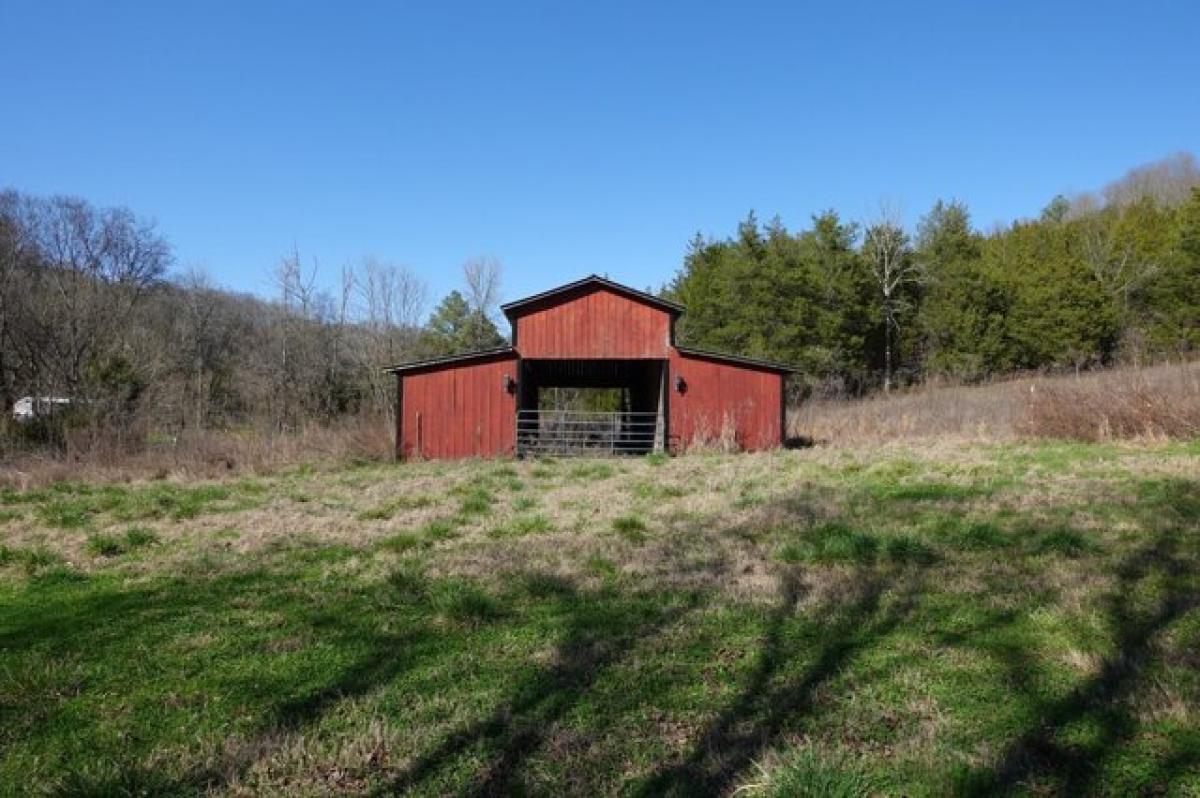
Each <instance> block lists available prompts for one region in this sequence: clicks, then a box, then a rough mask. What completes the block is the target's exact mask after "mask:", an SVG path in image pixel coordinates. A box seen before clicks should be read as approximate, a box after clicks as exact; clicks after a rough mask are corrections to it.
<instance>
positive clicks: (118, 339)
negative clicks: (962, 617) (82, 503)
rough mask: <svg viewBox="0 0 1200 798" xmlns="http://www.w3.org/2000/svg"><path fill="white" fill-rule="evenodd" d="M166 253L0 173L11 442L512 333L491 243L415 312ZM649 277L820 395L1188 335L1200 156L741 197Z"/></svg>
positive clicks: (398, 302)
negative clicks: (932, 186)
mask: <svg viewBox="0 0 1200 798" xmlns="http://www.w3.org/2000/svg"><path fill="white" fill-rule="evenodd" d="M175 265H176V264H175V258H174V253H173V251H172V248H171V246H170V245H169V243H168V242H167V241H166V239H165V238H164V237H163V236H162V235H161V234H160V233H159V232H158V230H157V229H156V228H155V226H154V225H153V224H151V223H149V222H148V221H146V220H145V219H142V218H139V217H138V216H136V215H135V214H134V213H132V212H131V211H129V210H127V209H123V208H98V207H95V206H93V205H92V204H90V203H88V202H87V201H85V200H82V199H79V198H74V197H38V196H31V195H26V194H21V193H19V192H16V191H3V192H0V404H2V406H3V409H4V411H5V412H4V418H5V419H11V411H12V408H13V406H14V403H15V402H16V401H17V400H18V399H19V398H21V397H25V396H32V397H65V398H69V399H70V401H71V404H70V406H69V408H70V409H69V411H66V412H62V413H54V414H51V416H52V417H50V418H47V419H43V420H42V421H43V422H44V423H38V424H32V425H29V424H26V425H20V426H19V427H18V426H15V425H13V424H11V423H7V422H5V423H6V430H7V438H8V439H9V440H10V441H11V440H14V439H16V438H20V437H22V436H23V437H25V438H33V439H38V440H53V441H57V442H59V443H62V442H63V441H64V440H65V438H66V436H67V435H68V434H75V435H76V436H84V437H86V436H88V435H91V436H95V437H107V438H114V437H115V438H116V439H117V440H118V442H119V441H121V440H130V441H136V440H144V439H145V437H146V436H147V435H148V434H150V433H151V432H154V433H155V434H160V433H164V432H165V433H168V434H169V433H171V432H176V431H184V430H189V429H212V428H229V427H234V426H239V425H247V424H253V425H259V426H261V427H265V428H269V429H275V430H288V429H295V428H297V427H300V426H302V425H304V424H306V423H309V422H312V421H317V422H328V421H331V420H334V419H337V418H340V417H344V416H347V415H350V414H360V415H371V416H381V417H384V418H390V414H391V413H392V412H394V408H393V401H394V385H393V381H392V379H391V378H390V377H389V376H388V375H386V374H384V373H383V372H382V371H381V370H380V367H381V366H383V365H385V364H389V363H399V362H406V361H411V360H416V359H421V358H426V357H435V356H440V355H447V354H455V353H459V352H464V351H470V350H474V349H484V348H489V347H493V346H497V345H500V344H502V343H504V341H505V338H504V336H503V335H502V334H501V333H500V331H499V330H498V329H497V327H496V324H495V323H494V321H493V319H494V318H495V307H496V304H497V302H498V300H499V285H500V272H501V269H500V264H499V262H498V261H496V260H495V259H493V258H487V257H480V258H474V259H472V260H470V261H468V262H467V263H466V264H464V267H463V278H462V288H461V290H456V291H452V292H450V293H449V294H448V295H447V296H445V297H443V298H442V299H441V300H440V301H439V302H438V304H437V305H436V306H435V307H434V308H433V309H432V311H430V309H429V301H428V300H429V291H428V288H427V286H426V285H425V284H424V282H423V281H422V280H421V279H420V278H419V277H418V276H417V275H416V274H415V273H413V272H412V271H410V270H408V269H406V268H404V267H402V266H400V265H397V264H394V263H390V262H387V261H385V260H382V259H379V258H375V257H364V258H362V259H361V260H360V261H359V262H357V263H354V264H348V265H346V266H343V267H341V268H340V269H339V270H338V271H337V273H336V275H335V276H336V280H334V281H333V282H334V287H333V288H329V287H327V285H328V282H329V280H328V279H326V280H325V281H324V282H322V281H318V279H317V278H318V266H317V264H316V263H315V262H314V261H311V260H306V259H305V258H304V257H302V255H301V254H300V252H298V251H296V250H293V251H292V252H290V253H288V254H286V255H285V256H284V257H282V258H280V259H279V261H278V262H277V263H276V264H275V265H274V267H273V268H271V269H270V272H269V279H270V283H269V284H270V286H271V288H270V291H269V294H268V296H265V297H256V296H250V295H245V294H237V293H232V292H229V291H225V290H222V289H220V288H219V287H217V286H216V285H214V284H213V282H212V281H211V279H209V278H208V277H207V276H206V274H205V273H204V272H203V271H200V270H196V269H185V270H182V271H173V270H174V268H175ZM320 276H322V277H324V278H328V277H329V276H330V275H327V274H325V275H320ZM661 293H663V294H664V295H666V296H668V297H669V298H671V299H674V300H675V301H678V302H680V303H682V304H683V305H685V306H686V307H687V313H685V314H684V315H683V317H682V318H681V320H680V322H679V329H678V334H679V338H680V340H681V342H685V343H690V344H693V345H697V346H702V347H705V348H710V349H717V350H723V351H727V352H731V353H736V354H742V355H747V356H757V357H762V358H767V359H772V360H778V361H782V362H786V363H790V364H793V365H795V366H797V367H798V368H799V370H800V374H799V379H797V380H794V381H793V384H794V385H796V386H797V388H798V390H800V391H804V392H812V391H819V392H822V393H823V394H825V395H859V394H862V393H864V392H867V391H870V390H874V389H879V388H883V389H890V388H891V387H893V386H894V385H898V384H904V383H911V382H916V381H919V380H922V379H924V378H927V377H930V376H934V375H950V376H953V377H955V378H957V379H964V380H981V379H986V378H989V377H991V376H994V375H999V374H1004V373H1007V372H1011V371H1015V370H1025V369H1063V368H1074V369H1081V368H1089V367H1093V366H1101V365H1106V364H1110V363H1113V362H1116V361H1119V360H1133V361H1136V360H1148V359H1154V358H1161V357H1169V356H1180V355H1183V356H1188V355H1191V354H1194V353H1195V352H1196V350H1197V349H1198V348H1200V170H1198V169H1197V166H1196V163H1195V161H1194V159H1192V158H1191V157H1190V156H1187V155H1181V156H1176V157H1174V158H1170V159H1167V160H1165V161H1162V162H1158V163H1154V164H1150V165H1148V166H1144V167H1141V168H1139V169H1135V170H1133V171H1131V172H1130V173H1129V174H1127V175H1126V176H1125V177H1123V178H1121V179H1120V180H1117V181H1115V182H1114V183H1112V184H1110V185H1109V186H1107V187H1105V188H1104V189H1103V190H1102V191H1100V192H1097V193H1095V194H1086V195H1080V196H1076V197H1072V198H1066V197H1061V196H1060V197H1056V198H1054V199H1053V200H1052V201H1051V202H1050V203H1049V204H1048V205H1047V206H1046V208H1045V209H1044V210H1043V211H1042V212H1041V214H1040V215H1039V216H1038V217H1037V218H1034V219H1028V220H1022V221H1017V222H1014V223H1012V224H1010V225H1006V226H1003V227H997V228H996V229H993V230H990V231H988V232H986V233H985V232H982V231H980V230H978V229H976V227H975V226H974V225H973V224H972V221H971V218H970V213H969V211H968V209H967V207H966V206H965V205H964V204H963V203H961V202H957V201H945V202H938V203H936V204H935V205H934V206H933V208H931V209H930V210H929V211H928V212H927V213H926V214H924V215H923V216H922V217H921V218H920V220H919V222H918V223H917V224H916V226H915V228H913V229H911V230H910V229H907V228H906V227H905V226H904V225H903V224H902V222H901V219H900V218H899V215H898V214H896V213H895V212H893V211H890V210H888V209H886V208H885V209H883V210H882V211H881V212H880V213H879V214H878V215H877V216H876V217H875V218H873V219H868V220H865V221H863V222H856V221H850V220H847V219H845V218H843V217H842V216H840V215H839V214H838V213H837V212H835V211H832V210H830V211H825V212H823V213H819V214H817V215H816V216H814V217H813V219H812V224H811V225H810V226H809V227H808V228H806V229H803V230H799V231H790V230H788V229H787V228H785V227H784V225H783V224H782V223H781V222H779V221H778V220H774V221H771V222H768V223H766V224H763V223H760V222H759V221H758V220H757V219H756V218H755V217H754V215H753V214H751V215H750V216H748V217H747V218H746V219H745V220H744V221H743V222H742V223H741V224H740V225H738V228H737V232H736V234H735V235H733V236H731V237H729V238H726V239H711V238H704V237H700V236H697V237H696V238H695V239H694V240H693V241H692V242H691V244H690V246H689V247H688V250H687V253H686V256H685V257H684V259H683V264H682V267H681V268H680V270H679V271H678V273H677V274H676V276H675V278H674V279H673V280H672V281H671V282H670V283H669V284H668V285H667V286H665V287H664V288H663V289H662V291H661Z"/></svg>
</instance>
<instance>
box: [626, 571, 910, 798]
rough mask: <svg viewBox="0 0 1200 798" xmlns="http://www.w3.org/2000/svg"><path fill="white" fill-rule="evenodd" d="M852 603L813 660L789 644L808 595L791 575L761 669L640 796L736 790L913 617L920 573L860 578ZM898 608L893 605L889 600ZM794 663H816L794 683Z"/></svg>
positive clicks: (834, 615) (827, 627)
mask: <svg viewBox="0 0 1200 798" xmlns="http://www.w3.org/2000/svg"><path fill="white" fill-rule="evenodd" d="M858 579H859V581H858V583H857V585H856V586H855V590H854V593H853V595H852V597H851V598H850V599H849V600H848V601H847V602H846V603H845V604H844V605H843V606H840V607H829V608H825V609H823V610H822V611H823V612H825V611H827V612H828V613H829V615H830V620H829V621H828V622H827V623H826V624H824V625H823V627H822V629H821V632H820V640H821V641H822V642H821V643H819V644H818V645H819V648H818V650H817V651H816V652H815V654H812V653H811V652H808V651H805V650H803V649H801V648H800V647H798V646H796V645H795V644H790V643H789V642H788V641H787V635H786V627H787V625H788V623H789V621H791V619H793V617H794V616H795V614H796V610H797V605H798V603H799V602H800V600H801V599H802V597H803V596H804V594H805V588H804V586H803V582H802V579H801V576H800V574H799V572H798V571H796V570H790V571H787V572H785V574H784V577H783V581H782V597H781V599H780V601H779V603H778V605H777V606H776V607H775V609H774V610H773V611H772V613H771V616H770V618H769V619H768V622H767V626H766V631H765V633H764V635H763V641H762V645H761V647H760V652H759V657H758V664H757V666H756V668H755V669H754V671H753V672H752V673H751V675H750V677H749V678H748V679H747V680H746V682H745V684H744V685H743V687H742V688H741V690H740V691H739V693H738V695H737V697H736V698H735V699H734V700H733V702H732V703H730V704H729V705H728V706H727V707H726V708H725V710H724V711H722V712H721V713H720V714H719V715H718V716H717V717H716V718H715V719H714V720H713V721H712V722H711V723H710V724H709V725H708V727H707V728H706V729H705V730H704V731H702V732H701V733H700V735H699V737H698V739H697V740H696V742H695V744H694V746H693V747H692V751H691V753H690V754H689V755H688V756H687V757H686V758H685V759H684V760H683V761H681V762H677V763H675V764H670V765H665V766H663V767H661V768H660V769H659V770H658V771H657V772H656V773H654V774H652V775H651V776H650V777H649V778H648V779H647V780H646V781H645V782H643V783H642V785H641V787H640V788H639V789H638V790H637V794H638V795H641V796H655V795H664V794H671V795H713V794H719V793H723V792H725V791H727V790H728V789H729V788H730V787H731V786H732V785H733V782H734V781H735V780H736V779H737V778H738V777H739V776H740V775H741V774H742V773H743V772H744V771H745V770H746V768H747V767H748V766H749V765H750V764H752V763H753V762H754V760H755V759H756V758H757V757H759V756H760V755H761V754H762V753H763V752H764V751H765V750H766V749H767V748H768V747H770V746H771V745H772V744H774V743H775V742H777V741H778V739H779V738H780V736H781V735H782V734H784V733H785V732H786V731H787V730H788V729H789V728H791V727H793V726H795V725H797V724H799V723H800V721H801V720H802V719H803V718H804V716H805V715H807V714H809V713H810V712H812V710H813V701H814V697H815V695H816V693H817V691H818V690H819V689H820V687H821V686H822V685H824V684H826V683H828V682H829V681H830V680H832V679H834V678H835V677H836V676H837V675H838V674H839V673H840V672H841V671H842V670H843V669H844V668H845V667H847V666H848V665H849V663H850V662H851V661H852V660H853V659H854V658H855V657H856V656H857V655H859V654H861V653H863V652H864V651H865V650H867V649H869V648H871V647H872V646H874V645H875V644H876V643H878V642H880V641H881V640H882V639H883V638H885V637H886V636H887V635H888V634H890V633H891V632H892V631H893V630H895V629H896V628H897V627H898V626H899V625H900V624H901V623H903V621H904V620H905V619H906V618H907V617H909V615H910V614H911V612H912V610H913V609H914V607H915V604H916V598H917V596H918V595H919V592H920V569H919V568H915V569H891V570H890V571H889V572H888V573H883V572H881V571H878V570H876V569H873V568H870V569H869V568H863V569H860V571H859V577H858ZM889 594H894V595H890V601H889V600H886V599H888V598H889ZM793 658H796V659H800V658H804V659H809V660H811V664H810V665H808V667H806V668H805V669H804V670H803V671H802V672H801V673H799V674H796V675H793V676H788V675H786V671H787V669H788V665H789V663H790V661H791V660H793Z"/></svg>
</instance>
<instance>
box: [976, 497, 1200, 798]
mask: <svg viewBox="0 0 1200 798" xmlns="http://www.w3.org/2000/svg"><path fill="white" fill-rule="evenodd" d="M1146 498H1147V499H1148V501H1146V502H1145V503H1144V504H1143V505H1141V507H1140V511H1139V513H1138V514H1139V515H1140V516H1141V519H1142V521H1143V522H1144V523H1145V528H1148V529H1154V530H1156V531H1155V533H1154V539H1153V540H1152V541H1150V542H1148V543H1146V544H1145V545H1143V546H1142V547H1140V548H1138V549H1137V550H1135V551H1134V552H1133V553H1132V554H1131V555H1130V556H1128V557H1127V558H1125V559H1124V560H1123V561H1122V562H1121V563H1119V565H1118V566H1117V568H1116V577H1117V581H1116V585H1115V587H1114V588H1113V590H1112V591H1111V592H1110V593H1109V595H1108V596H1107V597H1106V599H1105V602H1104V604H1105V608H1106V615H1107V618H1108V621H1109V625H1110V626H1111V628H1112V629H1113V630H1115V633H1116V643H1115V651H1114V652H1113V653H1112V654H1111V655H1110V656H1109V657H1107V658H1106V659H1105V660H1104V661H1103V663H1102V664H1101V666H1100V668H1099V670H1098V672H1097V673H1096V674H1095V675H1094V676H1092V677H1091V678H1089V679H1087V680H1086V681H1085V682H1083V683H1082V684H1080V685H1079V686H1078V687H1076V688H1075V689H1074V690H1072V691H1070V692H1069V693H1068V694H1067V695H1065V696H1063V697H1062V698H1059V699H1057V700H1053V701H1049V702H1044V703H1043V704H1042V705H1041V706H1040V707H1039V708H1038V710H1037V712H1036V715H1037V718H1038V721H1037V723H1036V725H1034V726H1032V727H1031V728H1030V729H1029V730H1028V731H1026V732H1025V733H1024V734H1023V735H1021V736H1020V737H1018V738H1017V739H1015V740H1013V741H1011V742H1010V743H1009V745H1008V746H1007V747H1006V748H1005V750H1004V751H1003V753H1002V754H1001V756H1000V757H999V759H998V761H997V762H996V763H995V764H994V765H993V766H991V767H987V768H981V769H979V770H976V771H975V772H973V773H968V774H967V775H966V776H965V777H963V778H962V779H961V781H960V783H959V785H958V789H957V792H958V793H959V794H961V795H967V796H983V795H1001V794H1007V793H1011V792H1014V791H1017V790H1019V789H1030V788H1036V789H1041V790H1045V789H1053V791H1054V792H1055V793H1057V794H1063V795H1088V794H1093V793H1094V792H1096V791H1097V789H1099V788H1100V786H1101V784H1100V781H1099V780H1100V778H1101V776H1102V773H1103V769H1104V766H1105V764H1106V763H1107V762H1109V761H1110V760H1111V759H1112V758H1113V757H1114V756H1117V755H1118V754H1120V753H1121V751H1122V749H1123V747H1124V746H1125V745H1126V744H1128V743H1129V742H1130V741H1131V740H1132V739H1133V738H1134V737H1135V736H1137V735H1138V734H1139V732H1141V730H1142V729H1141V726H1140V724H1139V723H1138V721H1137V719H1136V718H1135V717H1134V716H1133V713H1132V711H1131V710H1132V707H1131V706H1130V702H1131V701H1132V700H1133V699H1134V698H1136V697H1137V693H1138V690H1139V689H1140V688H1142V687H1143V686H1144V685H1143V682H1144V680H1143V679H1142V676H1143V674H1144V672H1145V671H1146V670H1147V669H1148V668H1149V667H1151V666H1152V665H1153V664H1154V663H1155V658H1156V655H1157V654H1158V651H1157V645H1158V643H1159V640H1160V639H1161V637H1162V635H1163V633H1164V632H1165V631H1166V630H1167V629H1168V628H1169V627H1170V626H1171V625H1172V624H1174V623H1175V622H1176V621H1178V620H1179V619H1180V618H1182V617H1183V616H1184V615H1186V614H1187V613H1189V612H1191V611H1192V610H1193V609H1195V608H1197V607H1200V590H1198V589H1197V586H1196V584H1195V578H1194V574H1193V573H1192V568H1193V567H1194V557H1189V553H1187V552H1181V548H1183V547H1185V546H1187V545H1193V546H1194V545H1195V543H1194V540H1192V539H1190V536H1194V534H1195V527H1194V524H1195V522H1196V521H1197V520H1200V518H1198V517H1197V516H1200V510H1198V509H1197V508H1200V486H1198V485H1197V484H1196V483H1189V482H1187V481H1180V480H1174V481H1169V482H1167V483H1163V484H1159V485H1156V486H1155V490H1154V491H1152V492H1150V494H1149V495H1148V496H1147V497H1146ZM1185 536H1188V537H1185ZM1154 586H1159V590H1158V595H1157V597H1156V600H1155V601H1153V602H1152V605H1151V606H1150V607H1149V608H1146V609H1142V610H1139V609H1138V607H1137V597H1138V596H1139V595H1140V594H1141V593H1143V592H1144V591H1145V590H1146V589H1152V588H1153V587H1154ZM1008 667H1009V671H1010V673H1011V674H1013V676H1014V679H1018V678H1019V677H1020V676H1021V674H1022V673H1023V672H1024V671H1025V670H1026V668H1027V663H1026V661H1025V660H1024V658H1023V657H1020V656H1017V657H1015V658H1014V660H1013V661H1012V662H1010V663H1009V666H1008ZM1080 723H1086V724H1088V725H1089V726H1090V727H1091V728H1094V729H1096V730H1097V732H1096V735H1095V737H1094V738H1093V739H1091V740H1088V741H1087V742H1082V743H1078V742H1077V743H1072V742H1070V741H1068V740H1066V739H1063V733H1064V732H1065V731H1066V730H1067V729H1068V728H1069V727H1072V726H1074V725H1077V724H1080ZM1197 763H1200V735H1192V737H1191V740H1190V742H1189V741H1185V742H1184V743H1183V744H1182V745H1181V746H1177V747H1176V748H1175V750H1173V751H1172V752H1171V753H1170V754H1169V755H1168V756H1166V757H1164V758H1163V759H1162V760H1161V762H1160V763H1158V766H1157V767H1154V766H1153V765H1149V766H1148V767H1147V772H1146V773H1144V774H1143V781H1144V782H1145V783H1144V784H1143V785H1142V786H1143V788H1144V789H1150V790H1165V789H1166V788H1167V786H1168V785H1170V784H1171V783H1172V782H1173V781H1174V780H1175V779H1177V778H1178V777H1180V776H1181V775H1183V774H1184V773H1186V772H1189V771H1191V770H1193V769H1194V768H1195V767H1196V765H1197Z"/></svg>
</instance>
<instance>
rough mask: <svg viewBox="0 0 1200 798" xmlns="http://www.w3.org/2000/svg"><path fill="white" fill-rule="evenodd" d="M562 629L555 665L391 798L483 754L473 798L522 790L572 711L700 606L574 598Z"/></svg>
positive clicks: (401, 781)
mask: <svg viewBox="0 0 1200 798" xmlns="http://www.w3.org/2000/svg"><path fill="white" fill-rule="evenodd" d="M559 600H560V601H562V602H565V603H564V604H563V606H564V607H565V608H566V612H565V616H564V617H565V628H564V630H563V632H562V638H561V640H560V642H559V643H557V645H556V646H555V651H554V656H553V663H552V664H551V665H548V666H547V667H545V668H541V669H539V670H538V671H537V672H536V673H535V674H533V675H532V676H530V677H528V678H526V679H523V680H522V681H521V682H520V683H519V684H518V685H517V686H516V688H515V689H514V690H513V691H512V694H511V697H510V698H509V699H507V700H506V701H504V702H503V703H501V704H500V705H498V706H496V707H495V709H494V710H493V711H492V712H491V714H490V715H488V716H487V717H485V718H482V719H480V720H478V721H475V722H472V723H468V724H467V725H465V726H463V727H462V728H460V729H459V730H457V731H455V732H452V733H451V734H449V735H448V736H447V737H446V738H445V739H444V740H443V741H442V742H441V743H440V744H439V745H437V746H436V747H435V748H434V749H433V750H431V751H429V752H428V753H426V754H424V755H423V756H421V757H419V758H418V759H416V760H415V761H414V762H412V763H411V764H410V765H409V766H408V767H407V768H406V769H405V770H404V772H403V773H401V774H400V775H399V776H398V777H397V778H395V779H394V780H393V781H392V782H391V783H390V784H389V785H388V786H387V787H386V788H384V789H382V790H380V791H378V794H381V795H390V794H394V793H401V792H405V791H408V790H412V789H415V788H417V787H419V786H420V785H422V784H424V783H426V782H427V781H428V780H430V779H431V778H433V777H434V776H435V775H436V774H437V773H438V772H439V771H441V770H442V769H444V768H446V767H447V766H449V765H451V763H452V762H454V761H455V760H456V759H457V758H459V757H460V756H462V755H464V754H465V753H467V752H468V751H471V750H473V749H475V748H478V747H482V748H483V749H485V751H486V756H487V758H488V760H489V764H488V765H487V766H486V767H484V768H483V769H482V770H481V771H480V772H479V773H477V774H476V775H475V778H474V779H473V782H472V784H471V785H470V787H469V788H467V789H466V791H465V793H466V794H468V795H505V794H510V793H511V792H513V791H514V789H516V788H517V785H515V778H516V776H517V775H518V773H519V771H520V768H521V765H522V763H523V762H524V761H525V760H526V758H527V757H529V756H530V755H531V754H533V753H534V752H536V751H537V750H538V749H539V748H540V747H541V746H542V744H543V743H544V741H545V739H546V737H547V735H548V734H550V732H551V731H552V729H553V728H554V725H555V723H556V721H558V720H559V719H561V718H562V717H563V716H564V715H565V714H566V713H567V712H569V711H570V710H571V709H572V708H573V707H575V706H576V705H577V704H578V703H579V701H580V700H581V699H583V697H584V696H585V695H586V694H587V691H588V690H589V689H590V688H591V687H592V685H593V684H594V683H595V682H596V680H597V679H598V678H599V677H600V676H601V674H602V673H603V672H604V671H605V670H606V669H608V668H611V667H612V666H614V665H615V664H617V663H618V662H620V661H621V659H622V658H623V657H624V656H625V655H626V654H628V653H629V652H630V651H631V650H633V649H634V648H635V647H636V646H637V645H638V644H639V643H641V642H642V641H644V640H646V639H647V638H649V637H651V636H653V635H654V634H656V633H657V632H658V631H659V630H661V629H663V628H664V627H667V626H670V625H671V624H674V623H676V622H678V621H680V620H681V619H683V618H684V617H686V616H687V615H688V614H689V613H691V612H693V611H694V610H696V609H698V608H699V607H701V606H702V605H703V597H702V594H700V593H699V592H696V591H693V592H691V593H689V594H687V595H685V596H684V597H683V599H682V600H681V601H679V602H678V603H675V604H673V605H670V606H667V607H665V608H663V607H662V606H661V605H660V604H658V603H656V602H653V601H647V602H645V603H640V602H638V601H636V600H634V601H619V600H616V599H614V598H611V597H609V598H599V599H597V598H596V597H592V596H587V595H584V594H581V593H576V592H574V591H572V592H571V593H570V594H568V595H562V596H560V597H559Z"/></svg>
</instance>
